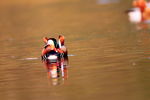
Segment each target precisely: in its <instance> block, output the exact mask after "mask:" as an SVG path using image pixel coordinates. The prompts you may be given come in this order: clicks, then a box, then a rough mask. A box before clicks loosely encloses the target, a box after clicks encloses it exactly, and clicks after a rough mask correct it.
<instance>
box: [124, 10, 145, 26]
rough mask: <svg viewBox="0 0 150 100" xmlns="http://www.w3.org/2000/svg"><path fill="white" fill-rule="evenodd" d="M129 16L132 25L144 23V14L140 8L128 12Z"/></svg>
mask: <svg viewBox="0 0 150 100" xmlns="http://www.w3.org/2000/svg"><path fill="white" fill-rule="evenodd" d="M127 13H128V16H129V21H130V22H131V23H135V24H137V23H140V22H141V21H142V13H141V11H140V9H139V8H132V9H130V10H128V11H127Z"/></svg>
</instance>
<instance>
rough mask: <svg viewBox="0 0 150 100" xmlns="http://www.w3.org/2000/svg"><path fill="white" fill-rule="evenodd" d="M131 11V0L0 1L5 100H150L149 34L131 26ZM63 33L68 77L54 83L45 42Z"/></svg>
mask: <svg viewBox="0 0 150 100" xmlns="http://www.w3.org/2000/svg"><path fill="white" fill-rule="evenodd" d="M129 8H132V0H1V2H0V45H1V52H0V58H1V59H0V97H1V99H2V100H41V99H42V100H83V99H85V100H110V99H111V100H149V99H150V74H149V72H150V68H149V66H150V47H149V45H150V30H149V28H146V29H145V28H144V29H142V28H137V25H135V24H132V23H130V22H129V20H128V15H127V14H126V13H125V11H126V10H127V9H129ZM59 34H62V35H64V36H65V39H66V41H65V43H66V46H67V48H68V52H69V67H68V75H67V78H65V79H64V78H58V79H57V78H56V79H50V78H48V77H47V69H46V68H45V66H44V64H43V63H42V61H41V58H40V55H41V50H42V48H43V46H44V43H43V40H42V38H43V37H46V36H47V37H55V38H57V37H58V35H59ZM54 82H55V85H54V84H53V83H54Z"/></svg>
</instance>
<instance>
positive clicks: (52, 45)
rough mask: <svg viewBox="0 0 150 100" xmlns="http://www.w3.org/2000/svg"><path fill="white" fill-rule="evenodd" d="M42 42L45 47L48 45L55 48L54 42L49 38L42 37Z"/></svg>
mask: <svg viewBox="0 0 150 100" xmlns="http://www.w3.org/2000/svg"><path fill="white" fill-rule="evenodd" d="M43 41H44V43H45V44H46V45H50V46H51V48H54V47H55V44H54V41H53V40H52V39H51V38H47V37H44V38H43Z"/></svg>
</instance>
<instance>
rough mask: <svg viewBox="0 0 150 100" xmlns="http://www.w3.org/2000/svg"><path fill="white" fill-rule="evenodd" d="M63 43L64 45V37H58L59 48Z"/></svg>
mask: <svg viewBox="0 0 150 100" xmlns="http://www.w3.org/2000/svg"><path fill="white" fill-rule="evenodd" d="M64 43H65V37H64V36H62V35H59V45H60V44H61V46H62V45H64Z"/></svg>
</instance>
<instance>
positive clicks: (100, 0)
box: [97, 0, 119, 4]
mask: <svg viewBox="0 0 150 100" xmlns="http://www.w3.org/2000/svg"><path fill="white" fill-rule="evenodd" d="M117 2H119V0H97V3H98V4H109V3H117Z"/></svg>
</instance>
